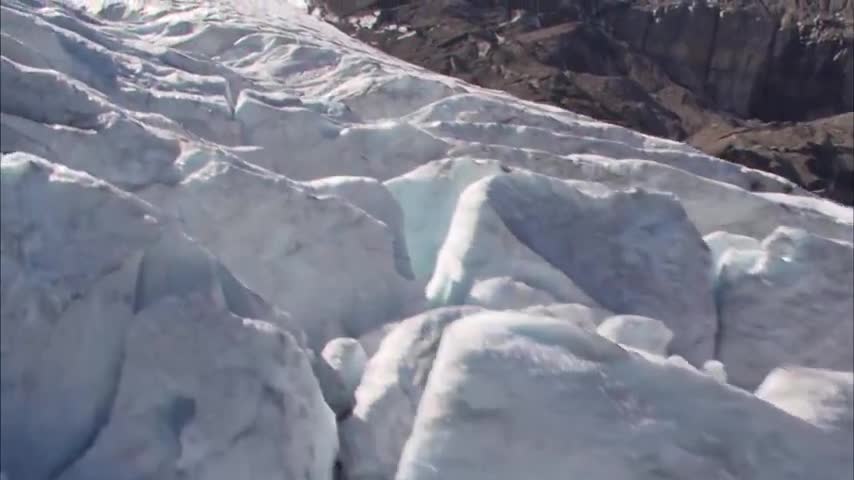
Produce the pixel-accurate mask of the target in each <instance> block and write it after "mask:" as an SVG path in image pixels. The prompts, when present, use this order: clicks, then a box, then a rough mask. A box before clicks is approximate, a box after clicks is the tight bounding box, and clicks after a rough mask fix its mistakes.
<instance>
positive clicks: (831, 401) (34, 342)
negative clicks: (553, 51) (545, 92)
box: [0, 0, 854, 480]
mask: <svg viewBox="0 0 854 480" xmlns="http://www.w3.org/2000/svg"><path fill="white" fill-rule="evenodd" d="M307 3H310V2H304V1H298V0H288V1H285V0H281V1H272V0H268V1H258V0H255V1H233V2H225V1H174V2H167V1H126V2H119V1H93V2H86V1H68V2H64V3H44V2H39V1H34V0H0V5H2V36H0V41H2V45H1V46H2V59H0V86H2V89H0V92H2V95H0V150H2V152H3V154H4V155H3V160H2V204H1V205H0V208H2V212H1V213H2V216H0V221H2V237H0V238H2V251H1V252H0V262H2V269H0V273H2V284H0V287H1V288H0V294H2V307H1V308H2V330H0V332H1V333H2V334H1V335H0V339H1V340H2V345H0V346H2V349H0V351H2V363H0V368H1V369H2V451H0V470H2V473H3V474H4V475H5V478H7V479H8V480H19V479H23V480H29V479H33V480H41V479H45V480H46V479H60V480H72V479H80V480H84V479H85V480H92V479H95V480H100V479H103V480H108V479H109V480H117V479H118V480H121V479H140V478H146V479H173V478H190V479H204V480H213V479H217V480H218V479H223V480H224V479H236V478H240V479H246V480H255V479H258V480H262V479H263V480H266V479H272V478H278V479H281V478H285V479H288V480H290V479H297V478H299V479H310V480H321V479H322V480H326V479H331V478H333V475H335V473H334V472H335V470H336V468H338V469H340V470H341V471H343V472H344V474H345V478H346V479H347V480H377V479H382V480H392V479H397V480H414V479H428V478H429V479H443V480H455V479H461V480H462V479H466V480H469V479H476V478H484V479H487V478H488V479H490V480H492V479H508V480H511V479H512V480H516V479H519V478H531V479H534V480H536V479H539V478H543V479H551V478H566V475H568V474H569V473H573V474H575V475H576V476H578V477H579V478H584V479H591V480H606V479H607V480H616V479H622V478H626V479H629V478H631V479H637V478H641V479H649V480H653V479H660V478H662V479H663V478H709V479H712V478H715V479H727V480H729V479H741V478H762V479H765V478H767V479H774V480H778V479H792V480H794V479H802V478H815V479H825V478H826V479H838V478H850V477H851V476H852V457H851V453H850V448H847V447H849V446H850V442H849V443H846V442H840V441H839V435H840V434H839V432H840V431H843V432H850V431H851V427H850V419H851V418H852V415H851V408H850V405H847V404H845V402H844V401H842V400H844V399H846V398H850V393H846V392H850V384H851V381H850V373H845V372H842V373H840V372H839V370H847V371H848V372H850V366H851V362H852V361H854V353H852V348H854V347H852V340H851V337H852V332H854V330H852V322H854V320H852V315H854V306H852V297H854V291H852V290H854V275H852V269H854V266H852V265H854V253H852V252H854V247H852V237H854V230H853V229H852V219H854V216H852V210H851V209H850V208H847V207H842V206H839V205H836V204H833V203H831V202H829V201H827V200H824V199H820V198H817V197H813V196H811V195H810V194H808V193H807V192H804V191H802V190H800V189H799V188H797V187H796V186H794V185H792V184H790V183H789V182H787V181H785V180H783V179H781V178H779V177H776V176H773V175H770V174H766V173H763V172H759V171H755V170H750V169H746V168H743V167H740V166H737V165H734V164H730V163H727V162H724V161H722V160H719V159H715V158H712V157H709V156H706V155H704V154H702V153H700V152H698V151H696V150H695V149H693V148H691V147H689V146H686V145H684V144H680V143H677V142H673V141H669V140H663V139H657V138H653V137H649V136H645V135H642V134H639V133H636V132H632V131H629V130H626V129H623V128H619V127H615V126H612V125H608V124H605V123H602V122H598V121H595V120H592V119H590V118H587V117H584V116H581V115H576V114H573V113H570V112H566V111H563V110H559V109H556V108H553V107H549V106H544V105H538V104H533V103H530V102H524V101H520V100H518V99H515V98H513V97H511V96H509V95H507V94H504V93H501V92H496V91H487V90H484V89H480V88H477V87H473V86H471V85H467V84H465V83H463V82H460V81H458V80H454V79H450V78H447V77H443V76H441V75H437V74H434V73H430V72H427V71H425V70H423V69H420V68H417V67H414V66H411V65H407V64H405V63H403V62H400V61H399V60H396V59H394V58H391V57H389V56H386V55H384V54H382V53H380V52H378V51H376V50H374V49H373V48H371V47H369V46H366V45H364V44H361V43H358V42H356V41H354V40H352V39H350V38H348V37H347V36H346V35H344V34H343V33H341V32H339V31H337V30H336V29H335V28H333V27H332V26H331V25H329V24H326V23H324V22H323V21H321V20H320V19H318V18H316V17H314V16H311V15H309V14H307V13H306V10H307V8H308V5H306V4H307ZM785 192H790V193H785ZM601 325H604V326H602V327H601V328H600V326H601ZM597 329H599V334H597ZM671 337H672V341H671ZM357 340H358V342H359V343H357ZM330 341H333V342H332V343H329V342H330ZM614 342H616V343H614ZM324 347H327V348H324ZM368 357H370V358H368ZM719 361H721V362H723V364H721V363H720V362H719ZM366 362H367V363H366ZM792 365H795V366H797V369H794V370H793V369H791V368H795V367H792ZM790 367H791V368H790ZM786 368H790V369H789V370H785V369H786ZM780 369H784V370H780ZM769 372H771V374H772V376H771V377H769V378H770V380H766V381H765V382H763V378H765V375H766V374H768V373H769ZM781 372H782V373H781ZM786 372H795V373H791V374H790V373H786ZM363 373H364V375H363ZM727 378H729V382H730V383H731V384H732V385H729V384H727V383H726V379H727ZM357 383H358V385H356V384H357ZM760 384H761V385H763V387H761V388H760V389H761V397H762V399H760V398H757V397H756V396H754V395H753V393H751V392H750V391H747V390H743V389H753V388H754V387H756V386H758V385H760ZM797 385H808V386H814V387H810V388H813V389H814V391H815V393H810V394H796V392H794V390H793V388H794V387H792V386H797ZM739 387H741V388H739ZM840 388H842V389H843V390H844V389H847V390H844V391H842V393H839V392H837V390H838V389H840ZM839 399H842V400H839ZM354 402H355V405H354ZM330 406H331V407H332V408H330ZM778 407H779V408H778ZM336 416H337V417H338V420H339V422H337V425H336V421H335V418H336ZM828 425H832V427H833V428H830V427H828ZM336 458H337V462H336ZM336 463H337V466H336Z"/></svg>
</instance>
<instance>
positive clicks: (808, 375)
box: [756, 366, 854, 442]
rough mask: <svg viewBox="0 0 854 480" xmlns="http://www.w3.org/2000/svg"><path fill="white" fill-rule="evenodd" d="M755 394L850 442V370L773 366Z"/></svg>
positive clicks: (853, 385) (853, 415)
mask: <svg viewBox="0 0 854 480" xmlns="http://www.w3.org/2000/svg"><path fill="white" fill-rule="evenodd" d="M756 396H757V397H759V398H761V399H762V400H765V401H766V402H768V403H771V404H772V405H774V406H776V407H777V408H780V409H781V410H783V411H786V412H788V413H790V414H792V415H794V416H796V417H798V418H802V419H804V420H806V421H807V422H809V423H811V424H813V425H815V426H817V427H820V428H822V429H825V430H829V431H835V432H839V433H841V435H840V438H844V437H847V439H848V441H849V442H854V440H853V439H852V437H851V436H852V434H853V433H854V373H852V372H842V371H836V370H827V369H820V368H806V367H795V366H787V367H780V368H775V369H774V370H773V371H772V372H771V373H769V374H768V376H767V377H765V380H763V381H762V383H761V384H760V385H759V388H757V389H756Z"/></svg>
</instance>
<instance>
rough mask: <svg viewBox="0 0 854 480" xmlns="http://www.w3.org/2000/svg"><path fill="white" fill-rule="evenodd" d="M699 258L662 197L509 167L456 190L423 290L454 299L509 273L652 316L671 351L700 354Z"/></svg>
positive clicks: (687, 226)
mask: <svg viewBox="0 0 854 480" xmlns="http://www.w3.org/2000/svg"><path fill="white" fill-rule="evenodd" d="M709 268H710V267H709V252H708V248H707V247H706V245H705V243H703V241H702V239H701V238H700V236H699V234H698V233H697V231H696V229H695V228H694V226H693V225H692V224H691V223H690V221H688V219H687V217H686V216H685V212H684V211H683V210H682V208H681V207H680V206H679V204H678V203H677V202H676V201H675V200H674V199H673V198H672V197H670V196H667V195H663V194H659V193H650V192H645V191H642V190H623V191H621V190H611V189H610V188H607V187H605V186H602V185H600V184H594V183H587V182H573V181H559V180H557V179H554V178H551V177H546V176H542V175H537V174H532V173H530V172H524V171H520V170H516V171H514V172H511V173H505V174H501V175H496V176H492V177H488V178H485V179H483V180H480V181H478V182H476V183H474V184H472V185H471V186H469V188H468V189H466V191H465V192H464V193H463V195H462V197H461V198H460V200H459V202H458V204H457V210H456V212H455V214H454V218H453V221H452V224H451V227H450V230H449V233H448V236H447V238H446V240H445V243H444V245H443V246H442V250H441V252H440V254H439V258H438V261H437V268H436V271H435V272H434V274H433V277H432V279H431V280H430V284H429V285H428V289H427V296H428V298H430V299H431V300H433V301H434V302H441V303H445V304H454V303H461V302H463V301H464V300H465V298H466V297H467V295H468V294H469V291H470V289H471V288H472V285H473V284H475V283H476V282H477V281H479V280H481V279H484V278H491V277H496V276H510V277H511V278H513V279H515V280H518V281H522V282H524V283H526V284H527V285H529V286H530V287H532V288H536V289H539V290H542V291H544V292H547V293H549V294H551V295H552V296H553V297H554V298H555V299H556V301H557V302H559V303H582V304H587V305H591V306H599V305H601V306H602V307H604V308H606V309H608V310H611V311H613V312H615V313H621V314H637V315H644V316H648V317H652V318H655V319H657V320H660V321H662V322H664V324H665V325H667V327H668V328H670V329H671V330H672V331H673V333H674V335H675V338H674V342H673V351H674V352H676V353H680V354H682V355H684V356H685V357H686V358H688V359H689V360H691V361H693V362H702V361H703V360H707V359H709V358H710V357H711V356H712V353H713V341H714V335H715V329H716V321H715V311H714V303H713V297H712V282H711V278H710V276H709V273H708V272H709ZM677 291H678V292H680V294H678V295H676V294H674V292H677ZM585 297H589V298H590V299H592V300H593V301H594V302H595V303H591V302H590V300H588V299H586V298H585Z"/></svg>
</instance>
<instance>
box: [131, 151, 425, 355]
mask: <svg viewBox="0 0 854 480" xmlns="http://www.w3.org/2000/svg"><path fill="white" fill-rule="evenodd" d="M208 158H209V160H208V163H207V164H206V165H205V166H204V167H203V168H201V169H199V170H198V171H196V172H194V173H193V174H192V175H190V176H188V177H187V178H186V179H185V180H184V181H182V182H181V183H180V184H178V185H176V186H155V187H152V188H150V189H148V190H146V191H145V192H143V193H142V195H143V196H144V197H145V198H148V199H150V200H151V202H152V203H155V204H157V205H159V206H161V207H162V208H163V209H164V210H166V211H167V212H170V213H172V214H173V215H174V216H176V217H177V218H178V219H179V221H180V222H181V224H182V226H183V228H184V229H185V231H186V232H187V233H188V234H190V235H192V236H193V237H194V238H196V239H198V240H199V241H200V242H202V243H203V244H204V245H205V246H206V247H207V248H209V249H210V250H211V251H212V252H214V253H215V254H216V255H217V256H219V257H220V258H221V259H222V261H223V263H224V264H225V265H226V266H227V267H228V268H229V269H230V270H231V271H232V272H234V274H235V275H237V276H238V277H239V278H240V279H241V280H242V281H244V282H246V284H247V285H248V286H249V287H250V288H252V289H253V290H255V291H256V292H258V293H259V294H261V295H262V296H263V297H264V298H265V299H267V300H268V301H270V302H271V303H273V304H275V305H277V306H279V307H280V308H281V309H283V310H286V311H288V312H289V313H290V314H291V316H292V318H293V319H294V321H295V322H297V323H299V324H300V325H301V326H302V328H303V329H304V330H305V332H306V335H307V336H308V339H309V341H310V344H311V346H312V347H313V348H315V349H316V350H320V349H321V348H322V347H323V345H325V343H326V342H327V341H328V340H331V339H332V338H335V337H340V336H357V335H360V334H362V333H364V332H366V331H368V330H370V329H372V328H373V327H375V326H377V325H378V324H381V323H383V322H384V321H388V320H390V319H393V318H395V317H396V316H397V315H398V314H400V313H401V310H402V308H403V304H402V300H401V299H402V298H403V297H404V292H405V291H406V290H407V285H406V284H407V282H408V280H407V278H406V275H407V274H408V271H406V259H405V253H404V252H402V251H401V248H400V247H399V246H398V247H396V245H399V243H400V242H399V241H398V240H396V237H395V233H394V231H392V230H391V229H390V228H389V226H388V225H387V224H384V223H382V222H380V221H379V220H378V219H376V218H374V217H372V216H370V215H369V214H367V213H366V212H365V211H363V210H361V209H357V208H354V207H353V206H352V205H351V204H349V203H347V202H345V201H342V199H341V198H340V197H337V196H335V197H332V196H328V195H327V196H323V197H319V196H318V195H315V194H313V193H312V188H313V187H311V186H309V187H306V188H303V187H302V186H301V185H300V184H298V183H295V182H293V181H291V180H288V179H287V178H284V177H281V176H279V175H276V174H273V173H270V172H264V171H260V172H258V171H253V170H252V169H250V168H249V167H247V166H244V165H241V164H240V163H237V164H231V163H229V162H227V161H226V160H227V159H224V160H217V159H210V157H208ZM369 185H370V184H368V185H367V186H366V189H370V188H371V187H370V186H369ZM375 186H376V187H378V188H381V186H380V185H375ZM358 188H359V187H358V186H355V187H354V188H353V189H358ZM363 190H364V189H363ZM363 197H364V195H363ZM366 198H367V200H368V201H370V200H371V198H370V197H366ZM273 219H275V221H272V220H273ZM223 226H227V228H223ZM400 269H403V270H404V271H403V272H401V270H400ZM321 299H322V300H321Z"/></svg>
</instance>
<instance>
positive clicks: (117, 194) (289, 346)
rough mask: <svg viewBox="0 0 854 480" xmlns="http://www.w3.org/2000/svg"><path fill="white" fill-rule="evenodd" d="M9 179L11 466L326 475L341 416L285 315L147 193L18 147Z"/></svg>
mask: <svg viewBox="0 0 854 480" xmlns="http://www.w3.org/2000/svg"><path fill="white" fill-rule="evenodd" d="M2 181H3V188H2V196H3V198H2V215H0V218H2V231H3V244H2V245H3V249H2V255H0V259H2V275H3V277H2V290H0V291H1V292H2V337H0V338H2V352H3V362H2V374H3V377H2V378H3V389H2V409H3V410H2V413H3V416H2V418H3V424H2V435H3V444H4V448H3V450H2V464H3V469H4V471H5V472H7V473H8V474H9V476H11V477H12V478H32V479H42V478H44V479H47V478H59V479H63V480H70V479H98V478H103V479H107V478H109V479H118V478H140V476H152V475H157V476H172V475H177V474H178V472H185V473H187V474H189V475H192V476H195V477H196V478H209V479H214V478H247V479H253V478H255V479H262V478H270V476H271V475H277V474H281V473H283V472H291V473H289V474H297V473H299V474H300V475H302V474H303V472H309V478H312V479H327V478H330V477H329V468H328V466H329V464H330V463H331V462H332V461H333V459H334V456H335V454H336V451H337V438H336V433H335V424H334V419H333V417H332V412H331V411H330V410H329V409H328V407H327V406H326V405H325V403H323V400H322V397H321V394H320V389H319V386H318V385H317V380H316V379H315V378H314V376H313V375H312V372H311V367H310V359H311V356H310V354H309V353H308V352H306V351H305V350H303V348H302V347H301V346H300V343H299V341H298V339H297V338H295V337H294V336H293V335H291V334H289V333H286V332H285V331H284V330H281V329H279V328H278V327H276V326H275V325H281V326H282V327H290V328H292V329H294V331H295V333H297V334H301V331H300V330H298V329H295V328H294V327H293V326H292V325H290V324H289V320H288V317H287V316H286V315H284V314H282V313H281V312H278V311H276V310H275V309H274V308H272V307H269V306H268V305H266V304H265V302H264V301H263V299H261V297H259V296H258V295H256V294H255V293H253V292H251V291H249V290H248V289H247V288H246V287H245V286H243V285H242V284H241V283H240V282H239V281H238V280H236V279H235V278H234V277H233V276H232V275H231V274H230V273H229V272H228V270H226V269H225V268H224V267H223V266H222V264H221V263H219V262H218V261H217V260H216V259H215V258H214V257H212V256H211V255H210V254H209V253H208V252H207V251H205V250H204V249H203V248H202V247H201V246H199V245H198V244H197V243H195V242H193V241H192V240H191V239H189V238H187V237H186V236H185V235H183V234H182V233H181V232H179V231H177V230H175V225H173V224H170V222H169V221H168V219H167V220H166V221H163V220H161V218H163V217H161V213H160V212H159V211H158V210H156V209H155V208H154V207H152V206H151V205H149V204H147V203H145V202H143V201H142V200H140V199H139V198H138V197H135V196H133V195H130V194H128V193H126V192H123V191H121V190H119V189H117V188H116V187H114V186H112V185H110V184H108V183H105V182H103V181H100V180H97V179H95V178H93V177H91V176H89V175H87V174H85V173H81V172H76V171H73V170H70V169H68V168H66V167H63V166H61V165H56V164H52V163H50V162H47V161H45V160H43V159H39V158H36V157H33V156H31V155H28V154H20V153H15V154H10V155H4V156H3V159H2ZM245 316H249V317H251V318H253V320H248V319H246V318H245ZM268 322H274V323H275V325H274V323H268ZM33 411H38V412H41V413H39V414H38V415H31V414H30V412H33ZM300 432H301V433H300ZM169 472H172V473H169Z"/></svg>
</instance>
